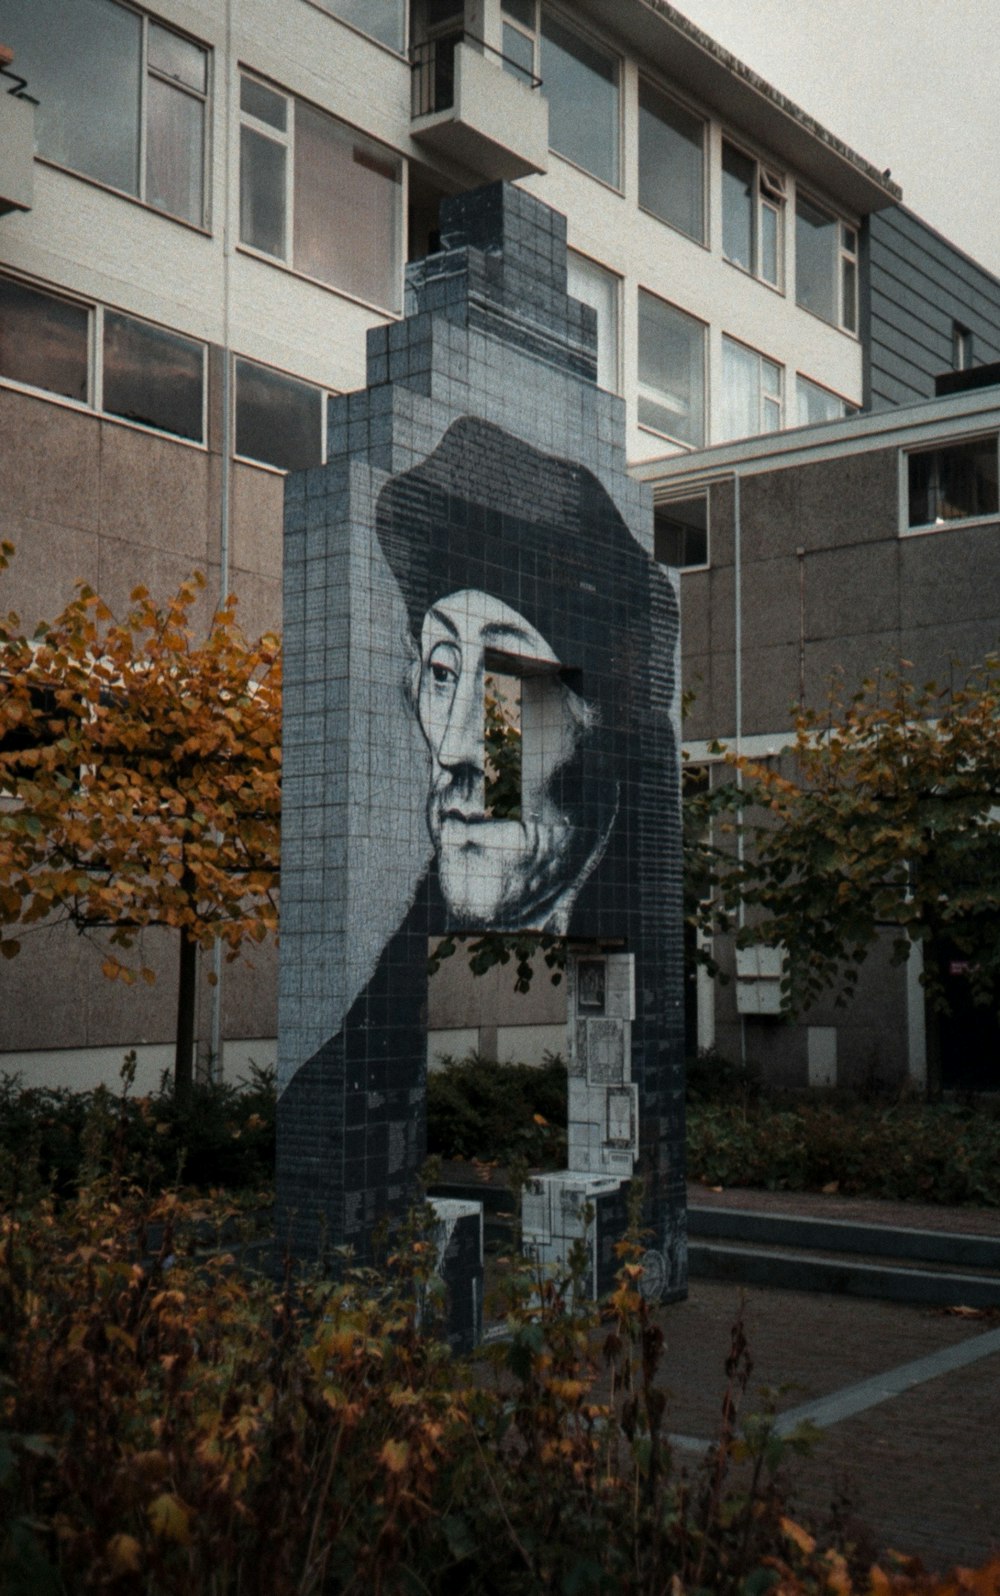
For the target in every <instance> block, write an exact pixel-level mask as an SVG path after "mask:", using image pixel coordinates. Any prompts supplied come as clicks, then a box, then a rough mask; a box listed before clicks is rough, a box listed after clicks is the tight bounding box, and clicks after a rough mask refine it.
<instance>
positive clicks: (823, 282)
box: [795, 194, 858, 332]
mask: <svg viewBox="0 0 1000 1596" xmlns="http://www.w3.org/2000/svg"><path fill="white" fill-rule="evenodd" d="M795 298H796V300H797V302H798V303H799V304H800V305H801V306H802V308H803V309H804V310H811V311H812V312H813V314H814V315H816V316H821V317H822V318H823V320H824V321H829V322H832V323H833V325H834V326H835V327H843V328H845V329H846V331H847V332H857V330H858V234H857V229H856V228H854V227H850V226H849V225H848V224H847V223H846V222H841V221H839V220H838V219H837V217H835V216H831V215H829V214H828V213H827V212H826V211H824V210H822V209H821V208H820V206H818V205H814V204H813V202H812V200H810V199H807V198H806V197H805V195H803V194H800V195H798V196H797V198H796V201H795Z"/></svg>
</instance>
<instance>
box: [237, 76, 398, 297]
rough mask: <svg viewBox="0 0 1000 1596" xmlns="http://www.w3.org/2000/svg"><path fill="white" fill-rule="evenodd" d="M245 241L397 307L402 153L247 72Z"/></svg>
mask: <svg viewBox="0 0 1000 1596" xmlns="http://www.w3.org/2000/svg"><path fill="white" fill-rule="evenodd" d="M240 112H241V128H240V241H241V243H243V244H247V245H249V246H250V248H251V249H256V250H259V251H260V252H261V254H264V255H271V256H273V257H274V258H275V259H277V260H283V261H286V262H288V264H289V265H291V266H294V268H295V270H296V271H300V272H303V273H305V275H306V276H308V277H315V278H317V279H318V280H319V281H320V282H322V283H328V284H329V285H330V286H331V287H332V288H339V289H342V290H343V291H344V292H345V293H348V294H354V295H355V296H356V297H357V298H358V299H364V300H367V301H368V302H370V303H373V304H376V305H381V306H385V307H386V308H388V309H397V308H398V306H399V297H400V232H401V209H402V206H401V187H400V185H401V180H402V161H401V160H400V159H399V157H398V156H395V155H393V154H392V153H391V151H389V150H387V149H385V148H384V146H382V145H380V144H375V143H374V142H373V141H372V140H371V139H368V138H365V137H364V135H363V134H361V133H355V131H354V130H353V128H349V127H346V126H345V125H344V124H343V123H342V122H338V121H336V120H335V119H334V118H333V117H332V116H327V115H326V113H325V112H324V111H317V110H316V109H315V108H314V107H313V106H311V105H307V104H305V102H304V101H301V100H293V99H292V98H291V97H290V96H289V95H286V94H281V93H279V92H278V91H277V90H276V89H271V88H268V87H267V86H266V85H265V84H263V83H258V82H257V80H256V79H255V78H249V77H245V76H244V77H242V78H241V80H240Z"/></svg>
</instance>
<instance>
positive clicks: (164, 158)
mask: <svg viewBox="0 0 1000 1596" xmlns="http://www.w3.org/2000/svg"><path fill="white" fill-rule="evenodd" d="M146 94H147V101H146V123H147V127H148V130H149V131H148V141H147V146H146V198H147V200H148V201H149V203H150V205H158V206H159V207H160V209H161V210H164V211H169V213H170V215H171V216H183V217H184V218H185V219H186V220H187V221H189V222H194V223H196V224H197V225H200V224H201V222H202V221H203V220H204V201H203V181H204V177H203V168H202V148H203V132H204V121H205V105H204V102H203V101H202V100H198V99H196V98H195V97H194V95H192V94H185V93H184V91H183V90H182V89H176V88H174V86H173V85H172V84H170V83H164V82H163V80H162V79H161V78H154V77H152V76H151V77H150V79H149V81H148V83H147V85H146Z"/></svg>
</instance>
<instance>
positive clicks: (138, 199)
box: [35, 0, 215, 233]
mask: <svg viewBox="0 0 1000 1596" xmlns="http://www.w3.org/2000/svg"><path fill="white" fill-rule="evenodd" d="M104 3H105V4H108V5H114V6H116V7H117V9H118V10H119V11H127V12H129V13H130V14H131V15H132V16H134V17H137V18H138V20H139V25H140V33H139V98H138V102H137V105H136V131H137V135H138V138H137V149H136V163H137V181H136V187H135V189H134V190H133V189H130V188H121V187H119V186H118V185H117V184H116V183H111V182H108V180H107V179H106V178H103V177H98V176H96V175H95V174H94V173H92V172H84V171H81V170H80V168H79V167H76V166H69V165H67V163H66V162H65V161H62V160H59V159H58V158H57V157H55V156H53V155H47V154H45V152H44V151H43V150H36V151H35V159H36V160H38V161H41V162H42V163H43V165H45V166H50V167H52V168H53V170H54V171H57V172H65V173H66V174H67V175H68V176H70V177H75V178H78V179H79V180H80V181H81V182H83V183H92V184H93V185H94V187H95V188H100V189H103V190H104V191H105V193H108V194H115V195H117V196H118V197H119V198H121V199H126V200H129V201H131V203H132V204H134V205H141V206H142V207H143V208H144V209H145V210H149V211H152V212H153V213H154V215H156V216H164V217H166V218H168V219H169V220H170V221H172V222H178V223H179V224H180V226H181V227H190V228H193V229H194V230H195V232H199V233H211V230H212V223H211V217H212V194H211V175H212V160H211V148H212V106H213V99H214V66H215V50H214V48H213V46H212V45H210V44H205V43H204V41H203V40H201V39H198V38H196V37H195V36H194V34H192V33H188V32H186V31H185V30H184V29H183V28H179V27H176V26H175V25H174V23H172V22H168V21H166V20H165V19H164V18H162V17H159V16H153V15H152V14H151V13H150V12H148V11H144V10H142V9H141V7H139V6H135V5H131V4H129V3H127V0H104ZM151 26H152V27H157V28H161V29H162V30H163V32H164V33H172V34H174V35H175V36H176V37H177V38H179V39H183V41H184V42H185V43H186V44H190V45H193V46H194V47H195V48H196V49H198V50H200V51H201V53H202V55H203V56H204V58H205V88H204V90H203V91H202V90H197V89H194V88H192V87H191V86H190V85H188V84H184V83H181V82H179V80H178V79H176V78H172V77H170V76H169V75H168V74H167V73H164V72H163V71H161V70H159V69H157V68H154V67H151V66H150V61H149V30H150V27H151ZM150 78H155V79H156V81H157V82H160V83H165V84H166V85H168V86H169V87H171V88H172V89H174V90H175V91H176V92H178V93H182V94H184V95H186V96H187V97H188V98H189V99H193V100H197V101H198V102H199V103H200V104H201V105H202V107H203V121H202V136H201V215H200V217H199V219H198V220H197V221H193V220H192V219H191V217H189V216H182V215H180V214H178V212H176V211H170V210H166V209H164V207H163V206H162V205H157V204H156V203H155V201H153V200H151V199H149V198H148V197H147V194H148V176H147V163H148V159H149V80H150Z"/></svg>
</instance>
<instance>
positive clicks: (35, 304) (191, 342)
mask: <svg viewBox="0 0 1000 1596" xmlns="http://www.w3.org/2000/svg"><path fill="white" fill-rule="evenodd" d="M206 360H207V349H206V346H205V345H204V344H202V343H199V342H198V341H197V340H195V339H193V338H185V337H183V336H182V335H181V334H180V333H175V332H170V331H168V330H167V329H166V328H164V327H158V326H155V325H154V324H153V323H152V322H148V321H141V320H140V319H139V318H138V317H135V316H126V315H123V314H122V312H120V311H117V310H111V309H109V308H107V307H105V306H103V305H96V304H85V303H82V302H80V301H78V300H71V299H63V298H61V297H59V296H57V295H55V294H49V293H46V292H44V291H43V290H42V289H39V288H35V287H33V286H31V285H29V284H27V283H22V282H19V281H17V280H15V279H14V278H10V277H0V378H6V379H7V380H9V381H12V382H18V383H24V384H26V385H27V386H29V387H32V388H41V389H44V390H45V391H46V392H48V393H55V394H60V395H62V397H63V398H65V399H71V400H74V401H75V402H76V403H78V404H82V405H87V406H88V407H89V408H91V409H94V410H98V411H100V412H101V413H102V414H103V415H107V416H115V417H117V418H119V419H120V420H123V421H131V422H135V423H137V424H138V425H140V426H145V427H155V428H156V429H157V430H158V431H160V432H166V433H169V434H170V435H171V436H172V437H175V438H186V439H189V440H190V441H191V442H193V443H204V442H205V441H206V399H207V380H206ZM234 378H235V402H234V438H233V446H234V449H235V452H236V453H237V454H238V455H240V456H242V457H244V458H246V459H248V460H254V461H258V462H260V463H262V464H264V465H272V466H277V467H279V468H280V469H282V470H295V469H298V468H301V467H304V466H310V465H318V464H319V463H320V462H321V461H322V460H323V458H324V455H325V437H324V429H325V422H326V417H325V412H326V404H325V394H324V391H323V390H322V389H320V388H316V387H314V386H313V385H312V384H310V383H306V382H301V381H300V380H299V379H298V378H295V377H288V376H286V375H285V374H284V373H283V372H279V371H274V370H272V368H271V367H269V366H262V365H260V364H258V363H257V362H256V361H252V360H246V359H244V358H243V357H242V356H237V357H236V359H235V360H234Z"/></svg>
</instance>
